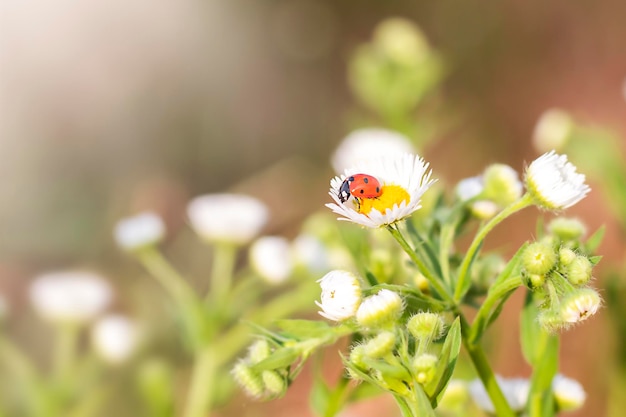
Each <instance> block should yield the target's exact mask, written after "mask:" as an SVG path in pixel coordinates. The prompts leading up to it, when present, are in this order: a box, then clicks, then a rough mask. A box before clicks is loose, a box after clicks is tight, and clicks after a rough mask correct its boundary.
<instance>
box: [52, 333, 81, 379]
mask: <svg viewBox="0 0 626 417" xmlns="http://www.w3.org/2000/svg"><path fill="white" fill-rule="evenodd" d="M79 333H80V327H79V326H78V325H76V324H74V323H61V324H59V325H58V327H57V335H56V346H55V349H54V357H53V363H52V366H53V375H54V379H55V381H56V383H57V384H59V385H63V384H65V383H67V379H68V378H69V377H70V376H71V375H72V374H73V370H74V364H75V360H76V353H77V349H78V336H79Z"/></svg>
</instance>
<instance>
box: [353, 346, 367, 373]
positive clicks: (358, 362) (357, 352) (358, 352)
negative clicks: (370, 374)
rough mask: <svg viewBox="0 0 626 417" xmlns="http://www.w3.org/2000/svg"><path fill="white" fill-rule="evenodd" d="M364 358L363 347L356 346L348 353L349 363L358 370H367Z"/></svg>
mask: <svg viewBox="0 0 626 417" xmlns="http://www.w3.org/2000/svg"><path fill="white" fill-rule="evenodd" d="M365 357H366V355H365V347H364V346H363V345H356V346H354V347H353V348H352V350H351V351H350V362H351V363H352V364H354V366H356V367H357V368H359V369H367V365H366V364H365Z"/></svg>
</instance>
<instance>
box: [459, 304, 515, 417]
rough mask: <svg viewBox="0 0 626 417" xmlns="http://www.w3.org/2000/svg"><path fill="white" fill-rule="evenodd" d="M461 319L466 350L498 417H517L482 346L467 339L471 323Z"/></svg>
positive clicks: (463, 318) (461, 316) (462, 317)
mask: <svg viewBox="0 0 626 417" xmlns="http://www.w3.org/2000/svg"><path fill="white" fill-rule="evenodd" d="M459 317H460V318H461V329H462V331H463V344H464V345H465V349H466V350H467V352H468V353H469V355H470V358H471V360H472V363H473V364H474V367H475V368H476V372H477V373H478V376H479V377H480V380H481V381H482V383H483V385H484V386H485V390H486V391H487V394H488V395H489V398H490V399H491V402H492V403H493V406H494V408H495V410H496V415H497V416H498V417H516V414H515V413H514V412H513V410H511V407H510V406H509V403H508V402H507V401H506V398H505V397H504V394H502V390H501V389H500V386H499V385H498V381H497V380H496V376H495V374H494V373H493V370H492V369H491V366H490V365H489V362H488V361H487V355H485V352H484V351H483V349H482V347H481V346H480V345H478V344H473V343H471V342H470V341H469V338H468V337H467V335H468V334H469V330H470V326H469V323H468V322H467V320H466V319H465V317H464V316H463V315H462V314H461V315H459Z"/></svg>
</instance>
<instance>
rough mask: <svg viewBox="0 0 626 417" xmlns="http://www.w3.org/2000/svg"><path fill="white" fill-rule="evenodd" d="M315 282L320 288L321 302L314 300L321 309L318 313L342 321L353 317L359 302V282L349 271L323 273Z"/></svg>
mask: <svg viewBox="0 0 626 417" xmlns="http://www.w3.org/2000/svg"><path fill="white" fill-rule="evenodd" d="M317 282H319V283H320V287H321V288H322V295H321V302H317V301H316V302H315V304H317V306H318V307H320V308H321V309H322V311H320V312H319V313H320V315H321V316H323V317H326V318H327V319H329V320H333V321H343V320H347V319H349V318H350V317H353V316H354V314H355V313H356V311H357V309H358V308H359V304H360V303H361V283H360V282H359V279H358V278H357V277H356V275H354V274H353V273H351V272H348V271H341V270H335V271H330V272H329V273H328V274H326V275H324V276H323V277H322V278H321V279H319V280H318V281H317Z"/></svg>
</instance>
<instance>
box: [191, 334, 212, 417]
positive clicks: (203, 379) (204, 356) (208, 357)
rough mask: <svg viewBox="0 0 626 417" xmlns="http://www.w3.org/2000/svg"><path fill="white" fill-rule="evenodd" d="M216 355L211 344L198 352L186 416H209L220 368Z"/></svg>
mask: <svg viewBox="0 0 626 417" xmlns="http://www.w3.org/2000/svg"><path fill="white" fill-rule="evenodd" d="M215 356H216V355H215V352H214V350H213V348H212V347H211V346H206V347H205V348H204V349H202V350H200V351H198V352H197V353H196V356H195V361H194V367H193V374H192V377H191V383H190V386H189V390H188V393H187V402H186V404H185V411H184V413H183V416H184V417H208V416H209V412H210V410H211V395H212V394H213V391H214V390H215V387H214V383H215V375H216V373H217V369H218V365H217V361H216V360H215V359H216V358H215Z"/></svg>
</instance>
